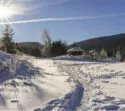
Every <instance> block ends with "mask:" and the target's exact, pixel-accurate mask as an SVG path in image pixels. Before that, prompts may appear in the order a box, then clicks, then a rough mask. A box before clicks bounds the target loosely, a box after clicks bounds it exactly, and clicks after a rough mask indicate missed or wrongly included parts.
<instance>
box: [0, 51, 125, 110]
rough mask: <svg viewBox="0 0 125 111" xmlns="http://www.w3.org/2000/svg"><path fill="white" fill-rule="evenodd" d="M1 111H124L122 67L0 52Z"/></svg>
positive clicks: (121, 65) (124, 72)
mask: <svg viewBox="0 0 125 111" xmlns="http://www.w3.org/2000/svg"><path fill="white" fill-rule="evenodd" d="M0 60H1V63H4V62H5V63H6V64H7V63H8V66H9V68H7V69H5V70H2V72H1V73H0V111H74V110H76V111H125V96H124V94H125V90H124V89H125V68H124V66H125V63H113V62H110V63H108V62H87V61H86V62H85V61H84V60H82V59H74V58H70V57H68V58H64V57H63V58H54V59H39V58H31V57H21V56H20V57H16V56H13V55H9V54H6V53H3V52H0ZM6 64H4V65H6Z"/></svg>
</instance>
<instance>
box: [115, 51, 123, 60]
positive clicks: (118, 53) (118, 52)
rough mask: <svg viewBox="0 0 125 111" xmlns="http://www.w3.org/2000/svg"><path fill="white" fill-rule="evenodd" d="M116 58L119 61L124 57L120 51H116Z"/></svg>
mask: <svg viewBox="0 0 125 111" xmlns="http://www.w3.org/2000/svg"><path fill="white" fill-rule="evenodd" d="M116 58H117V60H118V61H121V59H122V57H121V53H120V51H117V52H116Z"/></svg>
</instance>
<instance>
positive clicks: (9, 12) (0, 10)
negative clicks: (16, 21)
mask: <svg viewBox="0 0 125 111" xmlns="http://www.w3.org/2000/svg"><path fill="white" fill-rule="evenodd" d="M22 13H23V10H21V7H20V6H19V5H16V4H14V3H13V2H12V0H8V1H6V0H1V1H0V20H1V21H6V22H7V21H9V19H11V18H12V17H13V16H14V15H19V14H22Z"/></svg>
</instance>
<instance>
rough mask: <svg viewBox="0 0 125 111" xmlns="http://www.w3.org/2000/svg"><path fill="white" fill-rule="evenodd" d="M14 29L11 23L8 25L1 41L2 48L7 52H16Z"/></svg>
mask: <svg viewBox="0 0 125 111" xmlns="http://www.w3.org/2000/svg"><path fill="white" fill-rule="evenodd" d="M13 35H14V32H13V29H12V27H11V26H10V25H6V26H5V29H4V30H3V34H2V38H1V42H2V50H3V51H5V52H7V53H15V44H14V41H13Z"/></svg>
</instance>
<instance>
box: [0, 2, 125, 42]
mask: <svg viewBox="0 0 125 111" xmlns="http://www.w3.org/2000/svg"><path fill="white" fill-rule="evenodd" d="M12 3H14V4H17V5H19V6H20V7H22V8H24V9H26V11H24V13H23V14H21V15H15V16H13V17H12V18H11V19H10V22H13V27H14V32H15V35H14V40H15V41H17V42H23V41H38V42H40V41H41V33H42V31H43V30H44V29H46V30H47V31H48V32H49V34H50V36H51V38H52V40H58V39H61V40H66V41H67V43H69V44H70V43H72V42H75V41H81V40H86V39H90V38H93V37H100V36H105V35H112V34H118V33H125V0H14V1H13V2H12ZM48 18H49V20H48ZM50 18H51V19H50ZM43 19H44V20H43ZM29 20H30V21H29ZM34 20H35V22H34ZM16 22H17V23H16ZM2 28H3V26H2V25H1V29H2Z"/></svg>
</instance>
